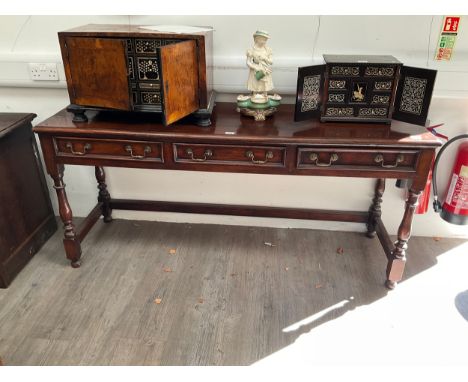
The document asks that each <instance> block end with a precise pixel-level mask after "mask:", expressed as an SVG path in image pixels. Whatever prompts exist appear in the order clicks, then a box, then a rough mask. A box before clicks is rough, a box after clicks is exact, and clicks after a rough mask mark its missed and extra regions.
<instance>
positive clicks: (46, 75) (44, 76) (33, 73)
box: [29, 63, 59, 81]
mask: <svg viewBox="0 0 468 382" xmlns="http://www.w3.org/2000/svg"><path fill="white" fill-rule="evenodd" d="M29 77H30V78H31V79H32V80H33V81H58V80H59V77H58V71H57V64H56V63H30V64H29Z"/></svg>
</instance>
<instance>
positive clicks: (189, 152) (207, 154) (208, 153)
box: [185, 148, 213, 162]
mask: <svg viewBox="0 0 468 382" xmlns="http://www.w3.org/2000/svg"><path fill="white" fill-rule="evenodd" d="M185 152H186V153H187V155H190V159H191V160H193V161H195V162H205V161H206V160H207V159H208V158H211V157H212V156H213V151H211V150H210V149H206V150H205V152H204V154H203V158H195V157H194V155H193V150H192V149H191V148H188V149H187V150H185Z"/></svg>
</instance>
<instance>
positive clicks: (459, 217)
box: [432, 134, 468, 225]
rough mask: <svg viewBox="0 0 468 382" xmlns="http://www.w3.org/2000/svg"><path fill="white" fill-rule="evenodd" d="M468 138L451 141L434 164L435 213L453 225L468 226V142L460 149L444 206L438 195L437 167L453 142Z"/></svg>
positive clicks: (462, 136)
mask: <svg viewBox="0 0 468 382" xmlns="http://www.w3.org/2000/svg"><path fill="white" fill-rule="evenodd" d="M465 138H468V134H462V135H458V136H456V137H454V138H452V139H450V140H449V141H448V142H447V143H446V144H445V145H444V146H442V148H441V149H440V150H439V152H438V154H437V157H436V159H435V162H434V168H433V180H434V181H433V182H432V190H433V193H434V204H433V207H434V211H435V212H437V213H440V216H441V217H442V219H444V220H446V221H447V222H449V223H452V224H459V225H464V224H468V142H463V143H462V144H460V146H459V147H458V153H457V158H456V160H455V164H454V165H453V170H452V175H451V176H450V179H449V185H448V190H447V195H446V196H445V201H444V204H443V205H442V204H441V203H440V201H439V198H438V193H437V182H436V179H437V165H438V164H439V159H440V157H441V155H442V153H443V152H444V151H445V150H446V148H447V147H448V146H449V145H451V144H452V143H453V142H455V141H458V140H460V139H465Z"/></svg>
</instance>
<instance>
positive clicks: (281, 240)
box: [0, 220, 465, 365]
mask: <svg viewBox="0 0 468 382" xmlns="http://www.w3.org/2000/svg"><path fill="white" fill-rule="evenodd" d="M464 242H465V240H455V239H450V240H449V239H442V240H440V241H435V240H433V239H432V238H423V237H415V238H412V239H411V240H410V243H409V250H408V262H407V267H406V272H405V280H406V279H409V278H411V277H413V276H415V275H417V274H419V273H421V272H423V271H425V270H427V269H429V268H431V267H432V266H434V265H435V264H436V263H437V257H438V256H439V255H441V254H443V253H445V252H447V251H450V250H451V249H453V248H455V247H457V246H459V245H461V244H462V243H464ZM385 267H386V258H385V255H384V252H383V250H382V249H381V247H380V244H379V242H378V239H376V238H375V239H367V238H366V237H365V236H364V234H360V233H354V232H331V231H318V230H306V229H276V228H263V227H241V226H221V225H207V224H199V225H191V224H176V223H160V222H147V221H128V220H116V221H114V222H112V223H111V224H104V223H103V222H102V221H101V222H99V223H98V224H97V225H96V227H95V228H94V229H93V230H92V231H91V233H90V234H89V236H88V237H87V238H86V240H85V241H84V243H83V265H82V267H81V268H80V269H72V268H71V267H70V266H69V263H68V261H67V260H66V259H65V255H64V251H63V248H62V243H61V232H58V233H56V234H55V235H54V236H53V238H52V239H51V240H50V241H49V242H48V243H47V244H46V245H45V247H44V248H43V249H42V250H41V251H40V252H39V253H38V254H37V255H36V256H35V257H34V259H33V260H32V261H31V262H30V263H29V265H28V266H27V267H26V268H25V269H24V271H23V272H22V273H21V274H20V275H19V276H18V277H17V279H16V280H15V281H14V282H13V283H12V285H11V286H10V288H9V289H7V290H2V291H0V304H1V307H0V356H2V358H3V360H4V362H5V363H6V364H10V365H13V364H16V365H41V364H45V365H76V364H81V365H111V364H117V365H249V364H252V363H254V362H256V361H259V360H261V359H263V358H264V357H267V356H269V355H270V354H272V353H275V352H277V351H278V350H280V349H282V348H284V347H287V346H288V345H290V344H292V343H294V341H296V339H297V338H298V337H299V336H300V335H301V334H304V333H308V332H310V331H311V330H313V329H314V328H317V327H318V326H320V325H322V324H324V323H327V322H329V321H331V320H334V319H337V318H338V317H340V316H342V315H344V314H345V313H347V312H349V311H352V310H354V309H356V307H359V306H363V305H369V304H372V303H373V302H375V301H377V300H380V299H382V298H383V297H385V296H387V293H389V292H388V291H387V289H385V287H384V286H383V282H384V280H385ZM403 283H404V280H403ZM390 293H391V292H390ZM462 297H463V296H462ZM460 304H461V306H462V308H463V306H464V305H463V302H462V303H460ZM462 310H463V309H462Z"/></svg>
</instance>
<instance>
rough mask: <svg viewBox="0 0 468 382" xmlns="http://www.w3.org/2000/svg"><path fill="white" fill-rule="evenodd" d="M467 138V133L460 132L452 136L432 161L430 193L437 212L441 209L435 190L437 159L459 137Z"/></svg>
mask: <svg viewBox="0 0 468 382" xmlns="http://www.w3.org/2000/svg"><path fill="white" fill-rule="evenodd" d="M466 138H468V134H461V135H457V136H456V137H453V138H452V139H450V140H448V141H447V142H446V143H445V144H444V145H443V146H442V147H441V148H440V150H439V152H438V153H437V156H436V159H435V161H434V167H433V170H432V178H433V181H432V193H433V194H434V203H433V207H434V211H435V212H437V213H439V212H440V211H441V210H442V204H441V203H440V201H439V197H438V192H437V165H438V164H439V159H440V157H441V156H442V153H443V152H444V151H445V150H446V149H447V147H449V146H450V145H451V144H452V143H453V142H455V141H458V140H460V139H466Z"/></svg>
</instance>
